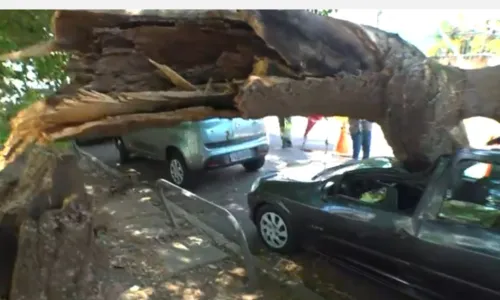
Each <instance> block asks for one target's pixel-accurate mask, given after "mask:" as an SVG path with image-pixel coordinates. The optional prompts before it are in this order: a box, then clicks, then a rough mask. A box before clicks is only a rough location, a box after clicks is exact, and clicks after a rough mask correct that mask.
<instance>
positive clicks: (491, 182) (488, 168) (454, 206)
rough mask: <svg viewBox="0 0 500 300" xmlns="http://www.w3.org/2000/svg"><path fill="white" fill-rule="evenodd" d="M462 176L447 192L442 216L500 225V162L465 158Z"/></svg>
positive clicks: (483, 224) (465, 222) (456, 219)
mask: <svg viewBox="0 0 500 300" xmlns="http://www.w3.org/2000/svg"><path fill="white" fill-rule="evenodd" d="M459 170H460V174H461V177H460V180H459V181H458V182H457V183H455V184H454V185H453V186H450V187H449V189H448V190H447V192H446V194H445V195H444V201H443V205H442V206H441V210H440V212H439V214H438V217H439V218H441V219H447V220H450V221H453V222H457V223H463V224H473V225H478V226H481V227H484V228H498V229H500V176H499V171H500V166H499V165H496V164H490V163H484V162H478V161H471V160H469V161H464V162H461V164H460V165H459Z"/></svg>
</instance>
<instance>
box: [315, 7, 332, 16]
mask: <svg viewBox="0 0 500 300" xmlns="http://www.w3.org/2000/svg"><path fill="white" fill-rule="evenodd" d="M309 11H310V12H313V13H315V14H317V15H322V16H328V15H330V14H331V13H332V12H333V11H334V10H333V9H309ZM335 12H337V10H336V9H335Z"/></svg>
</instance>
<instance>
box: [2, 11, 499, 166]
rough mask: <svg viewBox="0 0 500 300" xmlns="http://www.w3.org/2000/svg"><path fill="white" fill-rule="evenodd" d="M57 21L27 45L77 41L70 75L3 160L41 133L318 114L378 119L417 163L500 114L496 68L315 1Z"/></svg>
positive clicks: (19, 121) (16, 133)
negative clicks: (318, 11) (312, 6)
mask: <svg viewBox="0 0 500 300" xmlns="http://www.w3.org/2000/svg"><path fill="white" fill-rule="evenodd" d="M53 24H54V28H53V31H54V33H55V39H54V41H53V42H52V43H50V47H47V42H44V43H43V47H39V48H36V47H34V48H33V47H32V48H30V49H29V51H27V52H26V54H25V55H41V54H43V53H36V51H34V49H41V50H40V51H41V52H43V51H46V50H47V49H49V50H50V49H59V50H64V51H71V52H73V53H75V57H74V59H73V60H72V61H71V63H70V64H69V65H68V71H69V72H70V74H71V78H72V83H71V84H70V85H68V86H66V87H64V88H63V89H61V90H60V91H59V92H58V93H57V94H56V95H54V96H52V97H49V98H48V99H46V100H45V101H43V102H40V103H37V104H35V105H33V106H32V107H29V108H28V109H26V110H25V111H23V112H21V113H20V114H19V115H18V116H17V117H16V118H15V119H14V120H13V121H12V129H13V134H12V136H11V137H10V138H9V141H8V142H7V144H6V147H5V149H4V151H3V156H4V159H5V160H6V161H11V160H12V159H13V158H15V156H16V154H18V153H20V152H22V149H23V147H25V146H26V145H29V144H30V143H31V142H33V141H35V142H44V141H47V140H54V139H61V138H69V137H71V136H76V135H82V134H83V135H95V134H100V135H108V136H110V135H115V134H119V133H121V132H124V131H129V130H135V129H138V128H143V127H148V126H153V125H154V126H163V125H173V124H175V123H177V122H181V121H183V120H199V119H203V118H208V117H213V116H226V117H237V116H242V117H250V118H256V117H263V116H266V115H279V116H289V115H310V114H317V113H321V114H328V115H345V116H350V117H354V118H364V119H368V120H371V121H375V122H378V123H380V124H381V126H382V129H383V131H384V133H385V136H386V139H387V140H388V142H389V144H390V146H392V148H393V150H394V153H395V155H396V156H397V157H398V158H399V159H401V160H403V161H405V162H407V163H408V166H409V167H410V168H411V169H419V168H423V167H426V166H427V165H429V163H430V162H432V161H433V160H434V159H435V158H436V157H437V156H439V155H440V154H443V153H450V152H452V151H454V150H455V149H456V148H457V147H466V146H468V141H467V138H466V135H465V131H464V128H463V126H461V125H460V122H461V120H462V119H463V118H466V117H470V116H486V117H490V118H494V119H495V120H500V116H499V115H498V111H499V110H498V107H497V106H498V101H496V99H498V98H496V97H497V95H498V93H500V85H499V84H498V83H499V82H498V81H499V79H497V78H499V77H498V76H495V75H497V74H498V72H499V69H498V68H495V67H494V68H485V69H481V70H461V69H458V68H454V67H449V66H443V65H440V64H439V63H437V62H435V61H433V60H429V59H427V58H426V57H425V55H424V54H423V53H421V52H420V51H419V50H418V49H417V48H416V47H414V46H413V45H411V44H409V43H407V42H406V41H404V40H403V39H401V38H400V37H399V36H398V35H397V34H391V33H387V32H384V31H382V30H379V29H376V28H373V27H370V26H360V25H356V24H353V23H350V22H348V21H343V20H337V19H333V18H329V17H323V16H318V15H315V14H312V13H309V12H306V11H283V10H282V11H272V10H271V11H270V10H267V11H197V12H194V11H186V12H182V11H161V10H158V11H138V12H135V13H130V12H127V13H124V12H114V13H110V12H106V11H57V12H56V14H55V17H54V22H53ZM23 55H24V54H23V52H22V51H21V52H17V53H16V55H15V57H16V58H19V57H23ZM6 57H8V56H6ZM12 57H14V56H11V58H12ZM89 91H92V92H89Z"/></svg>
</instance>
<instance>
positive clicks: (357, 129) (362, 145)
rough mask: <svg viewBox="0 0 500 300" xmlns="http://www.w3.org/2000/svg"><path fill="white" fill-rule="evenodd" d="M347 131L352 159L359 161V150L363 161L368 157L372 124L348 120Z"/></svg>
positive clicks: (364, 121)
mask: <svg viewBox="0 0 500 300" xmlns="http://www.w3.org/2000/svg"><path fill="white" fill-rule="evenodd" d="M349 131H350V133H351V138H352V158H354V159H359V152H361V149H363V159H365V158H368V157H370V146H371V142H372V122H370V121H367V120H358V119H349Z"/></svg>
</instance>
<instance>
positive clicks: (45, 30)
mask: <svg viewBox="0 0 500 300" xmlns="http://www.w3.org/2000/svg"><path fill="white" fill-rule="evenodd" d="M52 14H53V11H48V10H2V11H0V49H2V53H6V52H11V51H16V50H19V49H21V48H24V47H27V46H31V45H33V44H35V43H37V42H40V41H43V40H48V39H50V37H51V36H52V33H51V31H50V20H51V16H52ZM67 59H68V56H67V55H66V54H62V53H54V54H51V55H49V56H45V57H39V58H30V59H26V60H23V61H20V62H16V63H15V64H13V63H11V62H5V63H1V64H0V76H1V77H2V79H3V80H0V100H1V103H0V142H3V141H5V139H6V137H7V136H8V132H9V131H8V129H9V124H8V120H9V119H10V118H11V117H13V116H15V115H16V114H17V112H18V111H19V110H20V109H22V108H24V107H26V106H27V105H29V104H31V103H33V102H34V101H36V100H38V99H40V98H42V97H43V95H45V94H47V93H51V92H52V91H55V90H57V88H58V87H59V86H60V85H61V84H63V83H65V82H66V81H67V76H66V74H65V71H64V66H65V64H66V62H67Z"/></svg>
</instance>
